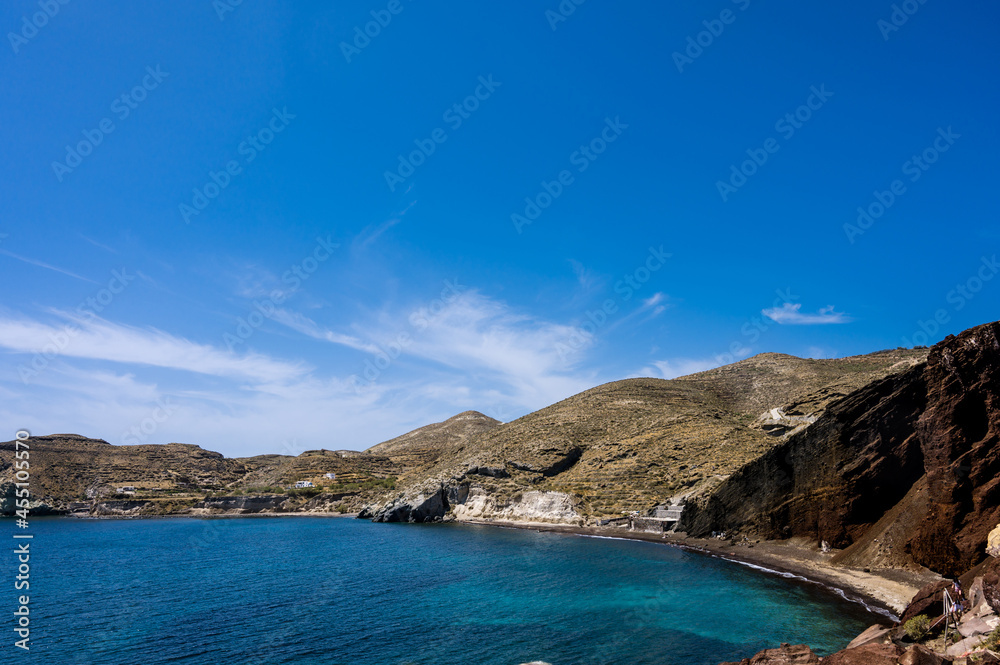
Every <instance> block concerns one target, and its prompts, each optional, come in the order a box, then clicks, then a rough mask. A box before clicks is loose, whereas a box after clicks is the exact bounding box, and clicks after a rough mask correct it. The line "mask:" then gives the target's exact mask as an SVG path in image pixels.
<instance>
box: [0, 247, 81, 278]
mask: <svg viewBox="0 0 1000 665" xmlns="http://www.w3.org/2000/svg"><path fill="white" fill-rule="evenodd" d="M0 254H3V255H4V256H9V257H11V258H12V259H17V260H18V261H22V262H24V263H27V264H28V265H32V266H38V267H39V268H45V269H46V270H53V271H55V272H58V273H62V274H63V275H67V276H69V277H72V278H73V279H79V280H81V281H84V282H90V283H91V284H97V282H95V281H94V280H92V279H90V278H88V277H82V276H80V275H77V274H76V273H75V272H70V271H69V270H65V269H63V268H60V267H58V266H54V265H51V264H49V263H45V262H44V261H39V260H37V259H30V258H28V257H26V256H21V255H20V254H15V253H14V252H10V251H8V250H6V249H0Z"/></svg>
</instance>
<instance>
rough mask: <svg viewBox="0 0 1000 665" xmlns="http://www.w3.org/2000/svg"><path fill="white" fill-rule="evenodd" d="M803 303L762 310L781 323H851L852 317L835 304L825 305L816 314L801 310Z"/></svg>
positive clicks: (808, 324)
mask: <svg viewBox="0 0 1000 665" xmlns="http://www.w3.org/2000/svg"><path fill="white" fill-rule="evenodd" d="M801 309H802V304H801V303H791V302H786V303H785V304H784V305H782V306H781V307H772V308H770V309H764V310H761V314H763V315H764V316H766V317H767V318H769V319H771V320H772V321H774V322H775V323H778V324H781V325H792V326H811V325H826V324H838V323H850V322H851V317H849V316H847V315H846V314H844V313H843V312H837V311H834V307H833V305H830V306H828V307H823V308H822V309H820V310H819V311H818V312H816V313H815V314H807V313H803V312H802V311H801Z"/></svg>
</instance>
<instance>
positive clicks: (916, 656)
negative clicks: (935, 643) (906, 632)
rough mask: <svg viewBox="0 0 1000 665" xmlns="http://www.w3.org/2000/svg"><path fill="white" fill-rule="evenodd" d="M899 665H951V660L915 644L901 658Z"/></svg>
mask: <svg viewBox="0 0 1000 665" xmlns="http://www.w3.org/2000/svg"><path fill="white" fill-rule="evenodd" d="M899 665H951V660H950V659H948V658H944V657H942V656H941V655H940V654H938V653H935V652H934V651H931V650H930V649H928V648H926V647H922V646H920V645H919V644H914V645H913V646H911V647H910V648H909V649H907V650H906V653H904V654H903V655H902V656H901V657H900V659H899Z"/></svg>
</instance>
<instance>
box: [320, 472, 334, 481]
mask: <svg viewBox="0 0 1000 665" xmlns="http://www.w3.org/2000/svg"><path fill="white" fill-rule="evenodd" d="M323 477H324V478H326V479H327V480H336V479H337V474H335V473H324V474H323Z"/></svg>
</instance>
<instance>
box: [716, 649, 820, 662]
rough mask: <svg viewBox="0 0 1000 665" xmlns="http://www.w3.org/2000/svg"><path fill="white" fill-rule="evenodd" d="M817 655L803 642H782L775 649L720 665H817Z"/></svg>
mask: <svg viewBox="0 0 1000 665" xmlns="http://www.w3.org/2000/svg"><path fill="white" fill-rule="evenodd" d="M819 662H820V661H819V656H817V655H816V654H815V653H813V650H812V649H810V648H809V647H807V646H806V645H805V644H796V645H790V644H782V645H781V646H780V647H778V648H777V649H765V650H764V651H761V652H760V653H758V654H757V655H756V656H754V657H753V658H744V659H743V660H741V661H739V662H729V663H720V665H819Z"/></svg>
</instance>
